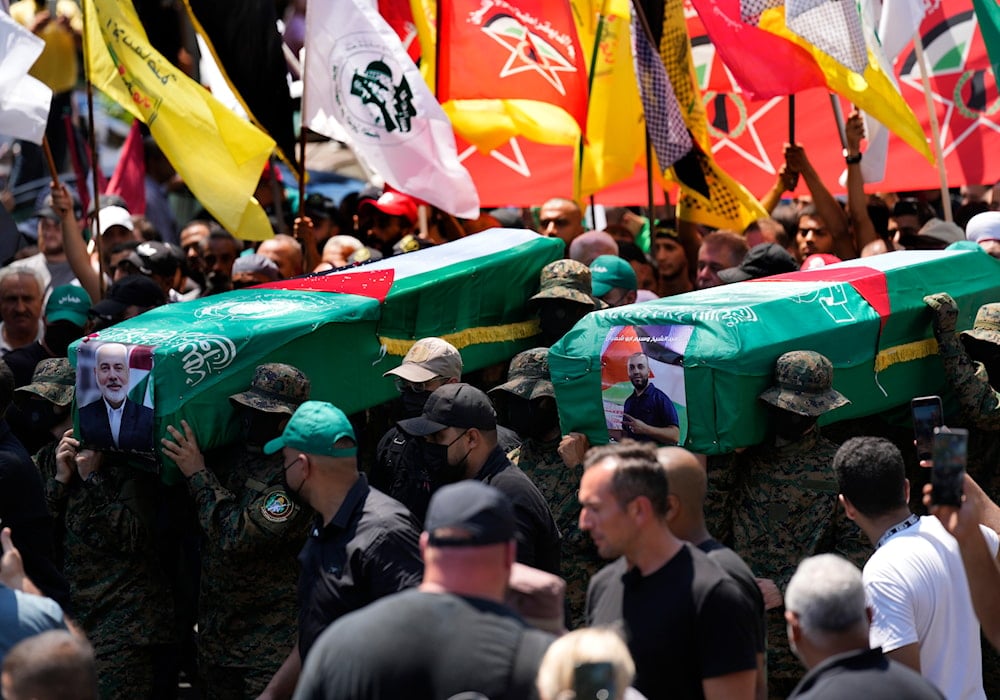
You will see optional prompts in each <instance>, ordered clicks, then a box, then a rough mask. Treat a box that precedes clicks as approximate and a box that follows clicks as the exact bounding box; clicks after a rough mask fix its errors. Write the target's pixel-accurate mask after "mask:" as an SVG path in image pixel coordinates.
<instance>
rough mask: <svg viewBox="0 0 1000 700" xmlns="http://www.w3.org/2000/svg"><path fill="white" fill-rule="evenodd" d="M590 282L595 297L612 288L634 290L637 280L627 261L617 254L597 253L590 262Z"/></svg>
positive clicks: (637, 283)
mask: <svg viewBox="0 0 1000 700" xmlns="http://www.w3.org/2000/svg"><path fill="white" fill-rule="evenodd" d="M590 284H591V286H592V287H593V291H594V296H595V297H603V296H604V295H605V294H607V293H608V292H610V291H611V290H612V289H627V290H629V291H630V292H634V291H636V290H637V289H638V288H639V280H638V278H637V277H636V276H635V270H633V269H632V266H631V265H630V264H629V262H628V261H627V260H625V259H623V258H619V257H618V256H617V255H599V256H597V257H596V258H594V262H592V263H590Z"/></svg>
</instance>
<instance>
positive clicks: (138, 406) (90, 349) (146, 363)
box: [76, 342, 154, 453]
mask: <svg viewBox="0 0 1000 700" xmlns="http://www.w3.org/2000/svg"><path fill="white" fill-rule="evenodd" d="M152 370H153V348H152V347H151V346H148V345H124V344H122V343H104V342H86V343H81V344H80V346H79V350H78V355H77V368H76V376H77V386H76V398H77V405H78V406H79V409H78V410H79V415H78V418H79V423H78V426H79V432H78V434H79V436H80V440H81V442H82V443H83V444H84V445H85V446H87V447H92V448H94V449H99V450H115V451H122V452H143V453H151V452H152V451H153V408H154V404H153V377H152Z"/></svg>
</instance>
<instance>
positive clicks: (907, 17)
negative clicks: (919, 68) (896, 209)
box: [840, 0, 924, 184]
mask: <svg viewBox="0 0 1000 700" xmlns="http://www.w3.org/2000/svg"><path fill="white" fill-rule="evenodd" d="M860 9H861V19H862V27H863V29H864V32H865V40H866V41H867V43H868V47H869V48H870V49H871V51H872V54H874V56H875V58H876V60H877V61H878V62H879V64H880V65H881V66H882V72H883V73H885V74H886V75H887V76H889V79H890V80H892V83H893V85H896V89H897V90H898V89H899V85H898V84H897V83H896V74H895V72H893V70H892V64H893V63H894V62H895V60H896V57H897V56H898V55H899V54H900V53H901V52H902V51H903V49H904V48H905V47H906V45H907V43H909V42H910V41H912V39H913V36H914V34H915V33H916V32H917V30H919V29H920V22H921V20H923V18H924V3H923V0H861V4H860ZM862 116H863V118H864V120H865V134H866V135H867V137H868V148H867V149H866V150H865V158H864V160H862V161H861V179H862V180H863V181H864V182H881V181H882V180H884V179H885V167H886V161H887V160H888V157H889V135H890V132H889V129H888V127H886V126H885V125H884V124H882V123H881V122H879V121H877V120H875V119H873V118H872V117H871V115H869V114H863V115H862ZM840 183H841V184H846V183H847V171H846V170H844V171H843V172H842V173H841V175H840Z"/></svg>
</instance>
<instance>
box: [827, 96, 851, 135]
mask: <svg viewBox="0 0 1000 700" xmlns="http://www.w3.org/2000/svg"><path fill="white" fill-rule="evenodd" d="M830 106H831V107H832V108H833V118H834V119H835V120H836V122H837V135H838V136H840V147H841V148H847V133H846V132H845V131H844V111H843V110H842V109H841V108H840V99H839V98H838V97H837V95H836V93H833V92H831V93H830Z"/></svg>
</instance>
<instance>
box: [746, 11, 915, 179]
mask: <svg viewBox="0 0 1000 700" xmlns="http://www.w3.org/2000/svg"><path fill="white" fill-rule="evenodd" d="M852 6H853V5H852ZM759 26H760V28H761V29H765V30H767V31H769V32H771V33H772V34H776V35H778V36H780V37H783V38H784V39H787V40H788V41H791V42H793V43H795V44H798V45H799V46H801V47H802V48H804V49H805V50H806V51H808V52H809V53H810V54H811V55H812V57H813V59H814V60H815V61H816V63H817V65H819V67H820V69H821V70H822V71H823V75H824V77H825V78H826V84H827V86H828V87H829V88H830V90H832V91H833V92H835V93H837V94H838V95H841V96H842V97H844V98H845V99H847V100H850V101H851V102H852V103H853V104H854V106H855V107H857V108H858V109H860V110H862V111H863V112H865V113H866V114H868V115H869V116H871V117H872V118H873V119H875V120H876V121H878V122H881V123H882V124H884V125H885V126H886V128H888V129H889V130H890V131H892V132H893V133H894V134H896V135H897V136H898V137H899V138H901V139H902V140H903V141H905V142H906V143H907V144H909V145H910V146H911V147H912V148H914V149H915V150H916V151H917V152H918V153H920V154H921V155H923V156H924V158H926V159H927V160H928V162H930V163H934V155H933V154H932V153H931V149H930V146H929V145H928V144H927V135H926V134H925V133H924V130H923V128H922V127H921V126H920V122H918V121H917V118H916V116H914V114H913V110H911V109H910V106H909V105H908V104H906V101H905V100H904V99H903V96H902V95H901V94H899V90H898V89H897V88H896V86H895V85H893V84H892V81H891V80H890V79H889V77H888V76H887V75H886V74H885V73H883V72H882V70H881V68H880V67H879V61H878V59H877V58H876V57H875V56H874V55H873V54H872V52H871V50H868V66H867V67H866V68H865V71H864V73H863V74H859V73H856V72H854V71H852V70H850V69H848V68H847V66H845V65H843V64H842V63H841V62H840V61H838V60H837V59H835V58H834V57H833V56H831V55H829V54H827V53H826V52H825V51H823V50H821V49H819V48H818V47H817V46H816V45H815V44H812V43H810V42H808V41H806V40H805V39H803V38H802V37H801V36H799V35H798V34H796V33H795V32H793V31H792V30H790V29H789V28H788V26H787V24H786V22H785V8H784V7H774V8H771V9H768V10H765V11H764V12H763V14H761V17H760V22H759Z"/></svg>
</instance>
